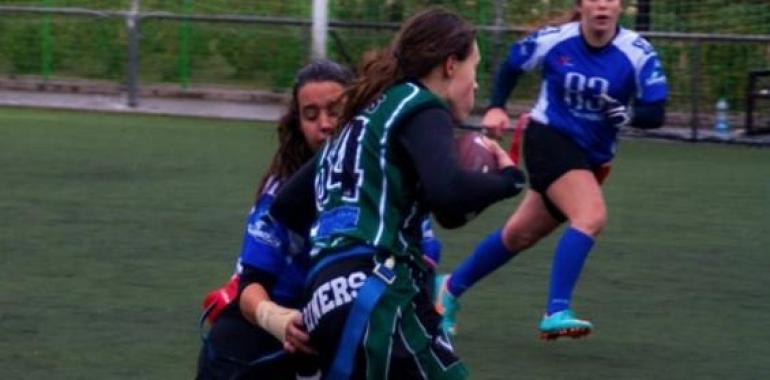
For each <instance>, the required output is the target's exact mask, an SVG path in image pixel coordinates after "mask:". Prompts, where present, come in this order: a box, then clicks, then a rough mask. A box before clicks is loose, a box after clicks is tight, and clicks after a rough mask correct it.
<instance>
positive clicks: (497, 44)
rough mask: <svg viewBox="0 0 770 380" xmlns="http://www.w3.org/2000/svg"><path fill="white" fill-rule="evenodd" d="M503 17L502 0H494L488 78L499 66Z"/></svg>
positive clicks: (493, 75) (491, 76)
mask: <svg viewBox="0 0 770 380" xmlns="http://www.w3.org/2000/svg"><path fill="white" fill-rule="evenodd" d="M503 16H504V10H503V0H495V31H494V33H492V51H493V52H494V53H493V56H492V72H491V73H490V78H494V77H495V73H496V72H497V67H498V66H500V52H501V51H502V48H503V41H502V34H503V32H502V28H503V22H504V21H503ZM491 82H492V79H490V83H491Z"/></svg>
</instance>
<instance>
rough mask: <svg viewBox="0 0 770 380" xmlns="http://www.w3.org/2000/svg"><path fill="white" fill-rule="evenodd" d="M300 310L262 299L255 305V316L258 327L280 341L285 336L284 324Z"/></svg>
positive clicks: (298, 313) (286, 324)
mask: <svg viewBox="0 0 770 380" xmlns="http://www.w3.org/2000/svg"><path fill="white" fill-rule="evenodd" d="M297 315H300V312H299V311H297V310H295V309H289V308H286V307H283V306H280V305H278V304H276V303H275V302H273V301H267V300H265V301H262V302H260V303H259V305H258V306H257V310H256V317H257V324H258V325H259V327H262V328H263V329H265V331H267V332H269V333H270V334H272V335H273V336H274V337H276V338H278V340H280V341H281V342H283V341H284V338H286V326H288V325H289V323H290V322H291V320H292V319H294V317H295V316H297Z"/></svg>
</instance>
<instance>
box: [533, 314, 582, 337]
mask: <svg viewBox="0 0 770 380" xmlns="http://www.w3.org/2000/svg"><path fill="white" fill-rule="evenodd" d="M593 328H594V325H593V324H591V322H589V321H585V320H582V319H577V317H575V313H574V312H573V311H572V310H570V309H567V310H562V311H559V312H556V313H553V314H551V315H546V316H544V317H543V320H542V321H540V339H544V340H555V339H558V338H561V337H565V336H569V337H572V338H580V337H583V336H586V335H588V334H590V333H591V330H593Z"/></svg>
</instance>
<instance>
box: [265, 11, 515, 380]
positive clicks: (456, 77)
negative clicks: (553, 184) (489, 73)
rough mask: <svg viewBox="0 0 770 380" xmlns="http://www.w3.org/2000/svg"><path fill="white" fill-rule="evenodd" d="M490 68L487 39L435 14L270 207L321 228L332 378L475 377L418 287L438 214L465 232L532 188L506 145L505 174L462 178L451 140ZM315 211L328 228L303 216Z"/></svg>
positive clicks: (313, 302)
mask: <svg viewBox="0 0 770 380" xmlns="http://www.w3.org/2000/svg"><path fill="white" fill-rule="evenodd" d="M479 60H480V56H479V50H478V46H477V44H476V30H475V28H474V27H473V26H471V25H470V24H468V23H467V22H466V21H464V20H463V19H462V18H460V17H459V16H458V15H456V14H454V13H452V12H449V11H447V10H444V9H442V8H429V9H428V10H425V11H423V12H421V13H419V14H417V15H415V16H413V17H412V18H410V19H409V20H407V21H406V22H405V23H404V25H403V26H402V28H401V30H400V32H399V33H398V35H397V36H396V37H395V39H394V40H393V42H392V43H391V45H390V47H389V48H388V49H385V50H382V51H380V52H379V53H378V54H375V55H370V56H369V57H368V58H367V59H365V61H364V63H363V64H362V69H361V71H360V74H361V75H360V77H359V79H358V80H357V81H356V82H355V83H354V85H353V86H351V88H350V89H348V90H347V91H346V92H345V109H344V111H343V113H342V116H341V120H342V121H343V123H344V127H343V128H342V130H341V131H340V133H339V135H338V136H336V137H335V139H334V140H332V141H331V142H330V143H329V144H327V145H326V146H324V148H322V149H321V152H320V155H319V157H318V160H317V162H316V163H315V165H306V166H305V167H303V168H302V169H301V170H300V171H299V172H298V173H297V175H295V176H294V177H292V179H290V180H289V181H288V182H287V184H286V185H285V187H284V189H283V190H282V191H281V192H280V193H279V194H278V196H277V198H276V200H275V202H274V204H273V206H272V207H271V210H270V213H271V214H272V215H273V216H274V217H275V218H276V219H278V220H281V221H282V222H284V223H286V225H287V226H289V227H290V228H299V229H301V228H302V225H304V224H309V223H310V222H312V219H313V218H316V219H315V221H314V224H313V227H312V229H311V240H312V243H313V248H312V250H311V258H312V263H313V268H312V269H311V271H310V274H309V275H308V283H307V284H308V287H307V288H306V301H307V303H306V305H305V307H304V308H303V320H304V322H305V327H306V328H307V329H308V331H309V332H310V336H311V343H312V345H313V347H314V348H316V349H317V350H318V352H319V353H320V359H321V364H322V368H323V369H324V371H323V372H324V376H325V377H326V378H329V379H348V378H355V379H364V378H369V379H374V378H377V379H380V378H383V379H384V378H398V379H459V378H464V377H465V376H466V373H467V372H466V370H465V368H464V366H463V365H462V364H461V362H460V361H459V360H458V358H457V357H456V356H455V355H454V353H453V350H452V346H451V344H450V342H449V341H448V340H447V338H446V336H445V335H444V334H442V333H440V330H439V329H438V323H439V315H438V314H437V313H436V312H435V310H434V309H433V305H432V302H431V300H430V297H429V296H428V294H427V292H425V291H421V288H420V286H419V285H420V283H421V281H424V278H425V276H426V274H427V273H428V271H427V270H426V267H425V265H424V263H423V261H422V260H421V259H420V255H419V248H418V243H419V241H420V240H419V239H420V236H421V234H420V224H421V223H422V220H423V219H424V218H425V216H426V215H427V213H428V212H433V215H434V216H435V218H436V220H437V221H438V222H439V223H440V224H442V225H444V226H445V227H449V228H453V227H459V226H461V225H463V224H464V223H466V222H467V220H468V219H469V218H470V217H472V216H473V215H475V214H476V213H478V212H480V211H481V210H482V209H484V208H485V207H486V206H488V205H490V204H492V203H494V202H496V201H498V200H501V199H504V198H507V197H510V196H513V195H515V194H517V193H518V192H519V191H520V190H521V188H522V186H523V176H522V174H521V172H520V171H518V169H516V168H515V167H514V166H513V163H512V162H511V161H510V159H509V158H508V156H507V154H506V152H505V151H503V150H502V149H501V148H500V147H499V145H497V144H495V143H491V144H490V149H493V152H494V153H495V156H496V159H497V161H498V164H499V165H498V166H499V167H501V168H503V169H502V170H501V171H500V172H495V173H487V174H484V173H480V172H468V171H464V170H462V169H460V168H459V167H458V160H457V156H456V152H455V150H454V140H453V131H452V128H453V125H454V124H455V123H456V122H458V121H462V120H463V119H465V118H466V117H467V116H468V114H469V113H470V111H471V108H472V107H473V103H474V95H475V90H476V87H477V84H476V67H477V65H478V63H479ZM313 188H314V189H315V191H313ZM307 203H309V205H306V204H307ZM313 204H315V205H316V206H317V210H318V211H319V213H318V214H317V217H316V216H315V215H298V213H297V212H296V210H306V209H312V205H313ZM292 226H296V227H292Z"/></svg>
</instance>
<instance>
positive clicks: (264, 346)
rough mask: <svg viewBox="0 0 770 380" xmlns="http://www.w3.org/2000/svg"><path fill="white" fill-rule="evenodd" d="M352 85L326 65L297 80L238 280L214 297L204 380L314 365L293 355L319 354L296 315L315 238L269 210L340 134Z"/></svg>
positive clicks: (281, 375) (209, 302) (285, 375)
mask: <svg viewBox="0 0 770 380" xmlns="http://www.w3.org/2000/svg"><path fill="white" fill-rule="evenodd" d="M351 79H352V75H351V73H350V72H349V70H347V69H345V68H343V67H342V66H340V65H338V64H336V63H334V62H331V61H326V60H316V61H313V62H311V63H310V64H308V65H307V66H305V67H304V68H302V69H301V70H300V71H299V72H298V73H297V77H296V80H295V82H294V86H293V89H292V97H291V103H290V104H289V109H288V110H287V112H286V114H284V116H283V117H282V118H281V120H280V121H279V123H278V142H279V145H278V150H277V152H276V153H275V155H274V156H273V159H272V162H271V163H270V166H269V168H268V170H267V172H266V173H265V175H264V176H263V178H262V183H261V185H260V187H259V191H258V198H257V200H256V202H255V204H254V206H253V208H252V209H251V211H250V212H249V215H248V218H247V221H246V228H245V232H244V238H243V244H242V247H241V253H240V257H239V259H238V264H237V267H236V273H235V274H234V275H233V278H231V280H230V282H229V283H228V284H227V285H225V286H224V287H222V288H221V289H217V290H215V291H213V292H211V293H210V294H209V296H208V297H207V298H206V302H205V305H204V306H205V307H206V308H207V313H206V316H207V317H208V319H209V321H210V322H211V329H210V332H209V334H208V336H207V338H206V339H205V341H204V346H203V348H202V351H201V353H200V358H199V365H198V376H197V377H198V379H236V378H237V379H294V378H295V371H297V370H300V371H303V370H304V368H302V366H301V365H300V364H312V360H311V359H309V358H308V357H304V358H302V359H301V360H296V358H294V357H292V356H291V355H288V354H287V351H301V352H305V353H312V349H310V348H309V347H308V346H307V343H306V341H307V339H308V337H307V334H306V333H305V332H304V329H303V328H302V324H301V320H300V318H299V312H298V311H296V310H295V309H294V308H297V307H299V306H300V303H299V300H300V298H301V292H302V286H303V284H304V280H305V275H306V273H307V267H308V263H309V258H308V256H307V244H306V239H307V237H306V234H302V233H300V234H297V233H294V232H292V231H289V230H287V229H286V228H285V227H283V226H282V225H281V224H280V223H276V222H275V221H274V220H272V219H271V218H270V216H269V215H268V214H267V210H268V208H269V206H270V204H271V203H272V201H273V197H274V195H275V192H276V190H277V189H278V188H280V186H281V184H282V183H283V182H284V180H285V179H287V178H288V177H289V176H291V175H292V174H293V173H294V172H295V171H296V170H297V169H299V168H300V167H301V166H302V164H304V163H305V162H306V161H308V160H309V159H310V158H311V157H312V156H313V155H314V154H315V152H316V151H317V150H318V148H319V147H320V146H321V144H322V143H323V142H324V141H325V140H326V139H327V138H328V137H329V136H331V135H332V132H333V131H334V129H335V127H336V126H337V119H338V117H339V113H340V110H341V103H340V100H341V99H340V96H341V95H342V93H343V89H344V87H345V86H346V85H347V84H348V83H349V82H350V80H351ZM284 348H286V349H287V350H284ZM308 370H309V371H310V372H311V373H312V372H313V371H315V368H314V367H312V366H310V368H309V369H308Z"/></svg>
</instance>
